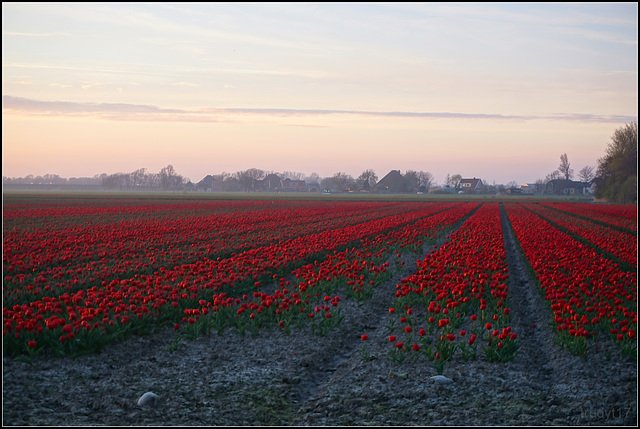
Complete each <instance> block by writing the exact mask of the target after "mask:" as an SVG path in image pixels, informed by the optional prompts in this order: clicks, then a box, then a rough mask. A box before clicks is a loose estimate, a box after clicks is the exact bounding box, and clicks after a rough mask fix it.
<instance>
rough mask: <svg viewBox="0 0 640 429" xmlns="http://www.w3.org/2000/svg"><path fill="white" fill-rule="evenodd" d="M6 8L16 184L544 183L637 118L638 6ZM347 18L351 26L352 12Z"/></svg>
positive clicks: (8, 131)
mask: <svg viewBox="0 0 640 429" xmlns="http://www.w3.org/2000/svg"><path fill="white" fill-rule="evenodd" d="M250 9H251V10H249V9H248V8H242V7H239V6H238V5H234V4H229V3H222V4H182V3H175V4H173V3H163V4H146V3H145V4H140V3H129V4H93V3H85V4H79V5H77V4H73V5H72V4H65V3H63V4H55V5H52V4H38V7H34V4H29V3H24V4H22V3H8V4H7V3H3V176H8V177H19V176H25V175H28V174H33V175H43V174H47V173H51V174H58V175H60V176H62V177H82V176H93V175H95V174H100V173H108V174H111V173H116V172H131V171H134V170H136V169H138V168H147V170H148V171H150V172H158V171H159V170H160V169H161V168H163V167H164V166H166V165H168V164H172V165H173V166H174V168H175V170H176V171H177V172H178V174H181V175H183V176H185V177H188V178H189V179H191V180H192V181H194V182H197V181H199V180H200V179H201V178H202V177H204V176H205V175H207V174H217V173H221V172H223V171H225V172H229V173H233V172H235V171H239V170H244V169H247V168H260V169H263V170H268V171H275V172H282V171H298V172H303V173H306V174H310V173H312V172H316V173H318V174H319V175H320V176H322V177H326V176H331V175H333V174H335V173H337V172H346V173H348V174H351V175H352V176H354V177H357V176H358V175H359V174H360V173H361V172H362V171H363V170H365V169H370V168H372V169H374V170H375V171H376V173H377V174H378V176H379V177H380V178H381V177H382V176H384V175H385V174H386V173H387V172H388V171H389V170H392V169H397V170H401V172H404V171H406V170H410V169H411V170H422V171H429V172H431V173H432V174H433V175H434V177H435V179H436V181H438V182H440V183H442V182H443V181H444V178H445V176H446V175H447V174H456V173H459V174H461V175H462V176H464V177H474V176H475V177H480V178H482V179H484V180H485V181H487V182H489V183H493V182H496V183H503V184H505V183H507V182H510V181H516V182H517V183H518V184H524V183H530V182H534V181H535V180H537V179H542V178H544V177H545V176H546V175H547V174H548V173H550V172H551V171H553V170H555V169H556V168H557V167H558V165H559V163H560V155H561V154H563V153H567V155H568V158H569V161H570V162H571V165H572V167H573V168H574V170H575V171H576V173H577V172H578V171H579V170H580V169H581V168H582V167H584V166H587V165H590V166H594V167H595V166H596V162H597V159H598V158H600V157H601V156H603V155H604V150H605V148H606V146H607V144H608V143H609V141H610V137H611V135H612V133H613V131H614V130H615V129H616V128H618V127H620V126H622V125H624V124H625V123H626V122H630V121H634V120H637V104H638V98H637V5H636V4H612V5H610V4H573V5H571V4H569V5H561V4H546V5H536V4H503V5H500V4H474V5H470V4H466V5H462V4H457V3H448V4H395V3H394V4H389V5H367V4H324V5H322V4H320V5H311V4H294V5H287V6H286V7H285V6H283V5H277V4H257V5H255V7H254V8H250ZM337 12H340V13H337Z"/></svg>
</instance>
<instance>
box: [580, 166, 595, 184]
mask: <svg viewBox="0 0 640 429" xmlns="http://www.w3.org/2000/svg"><path fill="white" fill-rule="evenodd" d="M578 177H579V178H580V180H581V181H583V182H591V181H592V180H593V178H594V177H596V174H595V170H594V168H593V167H592V166H590V165H587V166H585V167H583V168H582V170H580V171H579V172H578Z"/></svg>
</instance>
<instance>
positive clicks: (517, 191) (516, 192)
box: [504, 188, 523, 195]
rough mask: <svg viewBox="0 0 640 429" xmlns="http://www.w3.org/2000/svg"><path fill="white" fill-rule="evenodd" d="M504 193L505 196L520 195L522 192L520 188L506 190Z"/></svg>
mask: <svg viewBox="0 0 640 429" xmlns="http://www.w3.org/2000/svg"><path fill="white" fill-rule="evenodd" d="M504 193H505V194H507V195H522V193H523V192H522V189H520V188H507V189H505V191H504Z"/></svg>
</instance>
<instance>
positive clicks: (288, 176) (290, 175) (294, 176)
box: [282, 171, 304, 180]
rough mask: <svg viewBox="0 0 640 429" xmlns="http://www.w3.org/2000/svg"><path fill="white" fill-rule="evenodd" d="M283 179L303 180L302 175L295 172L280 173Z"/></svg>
mask: <svg viewBox="0 0 640 429" xmlns="http://www.w3.org/2000/svg"><path fill="white" fill-rule="evenodd" d="M282 178H283V179H291V180H303V179H304V173H300V172H297V171H285V172H283V173H282Z"/></svg>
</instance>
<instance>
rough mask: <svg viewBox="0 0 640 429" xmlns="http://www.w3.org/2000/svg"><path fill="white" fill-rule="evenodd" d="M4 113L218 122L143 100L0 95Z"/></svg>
mask: <svg viewBox="0 0 640 429" xmlns="http://www.w3.org/2000/svg"><path fill="white" fill-rule="evenodd" d="M2 110H3V114H19V115H27V116H47V117H56V116H59V117H76V118H81V117H91V118H98V119H105V120H112V121H135V122H149V121H157V122H160V121H165V122H166V121H171V122H220V120H219V119H218V118H216V117H214V116H213V115H211V114H210V113H207V114H201V113H199V112H197V111H188V110H183V109H162V108H159V107H156V106H150V105H145V104H125V103H79V102H70V101H41V100H31V99H28V98H23V97H12V96H8V95H3V96H2Z"/></svg>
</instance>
